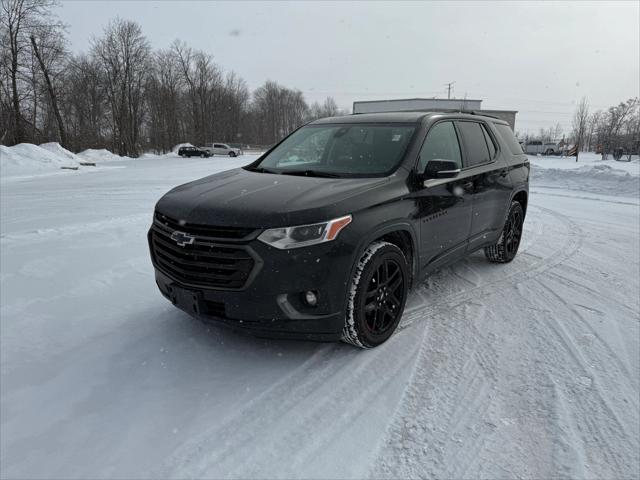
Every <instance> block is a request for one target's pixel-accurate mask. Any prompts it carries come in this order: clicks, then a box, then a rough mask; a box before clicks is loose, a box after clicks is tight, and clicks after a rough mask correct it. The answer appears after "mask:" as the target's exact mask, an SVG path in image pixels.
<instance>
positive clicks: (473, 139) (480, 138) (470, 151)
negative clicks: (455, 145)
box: [458, 122, 491, 167]
mask: <svg viewBox="0 0 640 480" xmlns="http://www.w3.org/2000/svg"><path fill="white" fill-rule="evenodd" d="M458 128H459V129H460V132H461V133H462V141H463V142H464V146H465V150H466V157H465V160H466V162H465V167H473V166H474V165H481V164H483V163H488V162H490V161H491V157H490V156H489V149H488V147H487V142H486V141H485V139H484V133H483V131H482V125H480V124H479V123H476V122H458Z"/></svg>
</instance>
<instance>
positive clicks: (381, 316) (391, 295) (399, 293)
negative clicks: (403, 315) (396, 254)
mask: <svg viewBox="0 0 640 480" xmlns="http://www.w3.org/2000/svg"><path fill="white" fill-rule="evenodd" d="M404 288H405V281H404V275H403V273H402V269H401V268H400V265H399V264H398V262H397V261H396V260H394V259H384V260H383V261H382V262H380V264H379V265H378V268H377V269H376V270H375V272H374V274H373V276H372V277H371V280H370V281H369V285H368V287H367V292H366V294H365V303H364V316H365V325H366V326H367V328H368V329H369V331H370V332H371V333H373V334H374V335H380V334H384V333H386V331H387V330H389V328H390V327H391V326H392V325H394V324H395V322H396V320H397V319H398V314H399V313H400V311H401V307H402V299H403V296H404Z"/></svg>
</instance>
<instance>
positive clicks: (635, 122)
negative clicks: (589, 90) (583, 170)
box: [516, 97, 640, 159]
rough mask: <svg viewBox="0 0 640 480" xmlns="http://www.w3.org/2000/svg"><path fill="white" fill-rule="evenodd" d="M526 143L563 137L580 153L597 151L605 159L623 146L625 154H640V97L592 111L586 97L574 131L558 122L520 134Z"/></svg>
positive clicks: (573, 123)
mask: <svg viewBox="0 0 640 480" xmlns="http://www.w3.org/2000/svg"><path fill="white" fill-rule="evenodd" d="M516 136H518V138H520V139H521V140H524V141H525V143H526V142H528V141H531V140H541V141H542V142H545V143H546V142H555V141H558V140H560V139H561V137H562V138H564V139H565V142H566V143H569V144H573V145H576V146H578V149H577V150H578V152H581V151H582V152H584V151H586V152H596V153H599V154H602V158H603V159H607V158H608V156H609V155H610V154H612V153H614V152H615V151H616V150H619V149H622V151H623V152H624V154H625V155H627V156H629V158H630V157H631V155H632V154H633V155H637V154H638V153H640V99H638V98H630V99H628V100H626V101H624V102H620V103H619V104H618V105H614V106H612V107H609V108H607V109H604V110H596V111H594V112H591V111H590V108H589V101H588V99H587V98H586V97H583V98H582V99H581V100H580V101H579V102H578V104H577V105H576V108H575V110H574V112H573V116H572V120H571V130H570V131H568V132H566V138H565V135H564V132H563V129H562V126H561V125H560V124H559V123H557V124H556V125H555V126H552V127H549V128H541V129H540V130H539V132H538V133H537V134H529V133H526V134H524V135H520V134H519V133H517V134H516Z"/></svg>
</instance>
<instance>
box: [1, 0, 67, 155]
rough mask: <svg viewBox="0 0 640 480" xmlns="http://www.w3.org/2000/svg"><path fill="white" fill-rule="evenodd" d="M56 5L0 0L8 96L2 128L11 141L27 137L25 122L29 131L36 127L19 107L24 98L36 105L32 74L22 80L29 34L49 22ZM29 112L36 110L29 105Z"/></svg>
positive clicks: (35, 0) (28, 56) (27, 67)
mask: <svg viewBox="0 0 640 480" xmlns="http://www.w3.org/2000/svg"><path fill="white" fill-rule="evenodd" d="M56 4H57V2H56V1H55V0H0V28H1V30H2V31H1V32H0V36H1V37H2V42H3V49H6V53H3V58H4V59H3V67H5V66H6V69H7V75H6V77H7V80H8V83H9V86H8V93H9V95H10V98H11V103H10V107H11V110H10V115H9V118H8V119H7V120H8V125H7V127H6V128H7V129H9V130H11V131H12V133H11V137H12V139H11V142H12V143H20V142H23V141H26V140H27V136H26V130H25V127H26V125H27V124H30V125H31V127H32V130H35V128H36V125H35V122H36V120H37V119H36V118H35V116H36V115H35V114H33V115H32V119H31V121H30V122H29V121H28V120H27V119H26V118H25V116H24V114H23V109H22V106H23V105H22V103H23V101H24V99H25V98H30V99H31V100H32V101H34V103H33V104H36V103H35V95H36V94H37V92H36V91H34V90H35V89H34V87H33V84H34V83H36V80H35V77H34V76H33V75H31V76H30V82H29V81H28V80H26V78H29V74H28V72H29V70H32V69H31V67H32V61H33V58H32V57H31V55H32V52H31V48H30V40H29V37H30V35H32V34H33V32H34V31H35V30H36V29H38V28H39V27H41V26H42V25H47V24H50V19H51V18H52V13H51V10H52V8H53V7H54V6H55V5H56ZM28 83H31V85H30V86H29V87H27V86H26V85H25V84H28ZM32 112H36V109H35V108H32Z"/></svg>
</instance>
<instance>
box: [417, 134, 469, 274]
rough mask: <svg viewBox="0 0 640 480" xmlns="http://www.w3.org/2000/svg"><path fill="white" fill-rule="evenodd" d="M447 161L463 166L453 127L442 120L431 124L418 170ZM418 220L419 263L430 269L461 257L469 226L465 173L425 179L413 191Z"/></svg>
mask: <svg viewBox="0 0 640 480" xmlns="http://www.w3.org/2000/svg"><path fill="white" fill-rule="evenodd" d="M438 160H450V161H454V162H456V164H457V165H458V168H462V154H461V149H460V143H459V141H458V133H457V130H456V126H455V124H454V122H452V121H442V122H439V123H436V124H435V125H433V126H432V127H431V129H430V130H429V133H428V134H427V137H426V139H425V141H424V143H423V145H422V149H421V150H420V158H419V161H418V172H424V171H425V170H426V169H427V167H428V165H429V162H431V161H438ZM414 197H415V198H416V201H417V215H418V217H419V220H420V246H421V248H420V265H421V267H422V268H426V270H428V271H430V270H433V269H435V268H437V267H439V266H441V265H443V264H445V263H448V262H449V261H453V260H454V259H456V258H458V257H460V256H462V255H463V254H464V253H465V251H466V247H467V238H468V236H469V229H470V227H471V214H472V200H473V197H472V184H471V183H470V180H469V179H468V178H466V177H465V176H464V175H462V176H461V175H458V176H457V177H455V178H443V179H431V180H426V181H425V182H424V183H423V184H422V185H419V186H418V189H417V191H415V192H414Z"/></svg>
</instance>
